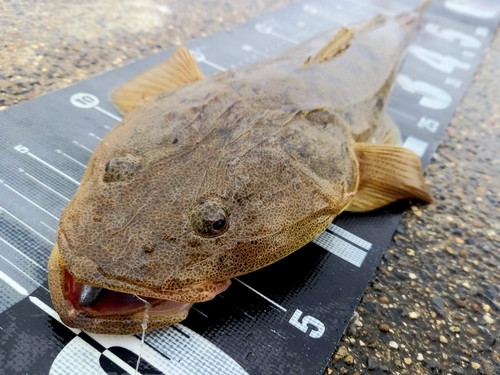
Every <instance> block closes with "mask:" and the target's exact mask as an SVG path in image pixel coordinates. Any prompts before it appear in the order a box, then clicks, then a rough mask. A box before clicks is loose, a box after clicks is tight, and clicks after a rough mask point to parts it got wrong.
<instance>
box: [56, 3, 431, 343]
mask: <svg viewBox="0 0 500 375" xmlns="http://www.w3.org/2000/svg"><path fill="white" fill-rule="evenodd" d="M420 14H421V10H416V11H410V12H407V13H402V14H399V15H397V16H395V17H391V18H390V17H382V16H379V17H376V18H374V19H373V20H371V21H369V22H367V23H364V24H360V25H356V26H355V27H354V26H353V27H344V26H343V27H341V28H337V29H335V30H333V31H330V32H327V33H324V34H322V35H320V36H318V37H315V38H313V39H311V40H309V41H306V42H304V43H303V44H301V45H298V46H297V47H295V48H293V49H292V50H290V51H287V52H285V53H283V54H281V55H279V56H277V57H275V58H272V59H268V60H265V61H262V62H257V63H255V64H253V65H250V66H248V67H244V68H241V69H238V70H235V71H226V72H221V73H218V74H215V75H213V76H210V77H204V76H203V74H202V73H201V71H200V69H199V67H198V65H197V62H196V60H195V58H194V57H193V56H192V54H191V53H190V51H189V50H188V49H187V48H185V47H179V48H178V49H177V50H176V51H175V52H174V53H173V54H172V55H171V57H169V58H168V59H167V60H166V61H164V62H163V63H161V64H160V65H158V66H155V67H153V68H151V69H150V70H147V71H145V72H143V73H140V74H139V75H138V76H137V77H135V78H133V79H132V80H131V81H129V82H127V83H125V84H124V85H122V86H120V87H119V88H117V89H116V90H115V91H114V92H113V93H112V94H111V100H112V102H113V103H114V104H115V105H116V107H117V108H118V109H119V110H120V112H122V113H123V114H124V118H123V120H122V121H121V122H120V123H119V124H117V125H116V126H115V127H114V128H113V129H112V130H111V131H110V132H109V133H108V134H107V135H106V136H105V137H104V138H103V140H102V141H101V143H100V144H99V146H98V147H97V148H96V150H95V152H94V153H93V155H92V157H91V159H90V161H89V163H88V166H87V168H86V171H85V173H84V175H83V177H82V180H81V184H80V186H79V188H78V190H77V191H76V193H75V195H74V197H73V198H72V200H71V201H70V202H69V204H68V205H67V207H66V209H65V211H64V212H63V214H62V216H61V219H60V224H59V227H58V231H57V235H56V237H57V241H56V244H55V245H54V247H53V249H52V252H51V255H50V258H49V262H48V274H49V287H50V293H51V297H52V301H53V305H54V307H55V309H56V311H57V312H58V314H59V316H60V318H61V319H62V321H63V322H64V323H65V324H67V325H68V326H70V327H74V328H79V329H82V330H85V331H88V332H93V333H104V334H135V333H140V332H142V331H143V327H142V323H143V320H144V316H145V314H146V313H147V315H148V321H147V330H153V329H158V328H161V327H166V326H169V325H172V324H175V323H177V322H180V321H182V320H183V319H185V318H186V317H187V315H188V312H189V310H190V308H191V307H192V305H193V304H194V303H198V302H204V301H208V300H210V299H212V298H214V297H215V296H216V295H218V294H220V293H222V292H223V291H225V290H226V289H227V288H228V287H229V286H230V283H231V281H230V280H231V279H232V278H234V277H237V276H239V275H243V274H246V273H249V272H252V271H255V270H258V269H260V268H263V267H266V266H267V265H269V264H272V263H274V262H276V261H278V260H280V259H282V258H283V257H286V256H287V255H289V254H291V253H293V252H294V251H296V250H298V249H300V248H301V247H303V246H304V245H306V244H307V243H309V242H310V241H312V240H313V239H314V238H315V237H317V236H318V235H319V234H320V233H321V232H323V231H324V230H325V229H326V228H327V226H328V225H329V224H330V223H331V222H332V220H333V219H335V218H336V217H337V216H338V215H339V214H340V213H342V212H343V211H352V212H366V211H371V210H375V209H378V208H381V207H384V206H386V205H387V204H390V203H392V202H395V201H397V200H400V199H415V200H420V201H422V202H425V203H430V202H432V197H431V194H430V192H429V189H428V186H427V184H426V182H425V179H424V175H423V170H422V166H421V162H420V159H419V157H418V156H417V155H416V154H415V153H413V152H412V151H410V150H407V149H405V148H402V147H401V140H400V134H399V131H398V129H397V126H396V125H395V124H394V123H393V122H392V121H391V119H390V117H389V116H388V115H387V114H386V112H385V109H386V106H387V102H388V98H389V94H390V91H391V86H392V83H393V81H394V79H395V76H396V74H397V71H398V67H399V64H400V60H401V56H402V54H403V52H404V51H405V48H406V47H407V45H408V43H409V42H410V41H411V39H412V37H413V35H414V33H415V29H416V25H417V24H418V20H419V17H420ZM145 301H147V303H145ZM146 305H149V306H146Z"/></svg>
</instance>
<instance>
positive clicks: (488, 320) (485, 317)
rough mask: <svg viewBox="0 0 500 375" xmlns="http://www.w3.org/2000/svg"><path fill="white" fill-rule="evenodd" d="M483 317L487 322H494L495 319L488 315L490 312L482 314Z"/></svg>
mask: <svg viewBox="0 0 500 375" xmlns="http://www.w3.org/2000/svg"><path fill="white" fill-rule="evenodd" d="M483 319H484V321H485V322H486V323H487V324H493V323H495V320H494V319H493V318H492V317H491V316H490V314H484V315H483Z"/></svg>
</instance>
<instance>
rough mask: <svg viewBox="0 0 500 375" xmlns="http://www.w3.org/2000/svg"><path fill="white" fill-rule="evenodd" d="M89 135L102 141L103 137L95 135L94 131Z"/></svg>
mask: <svg viewBox="0 0 500 375" xmlns="http://www.w3.org/2000/svg"><path fill="white" fill-rule="evenodd" d="M89 135H90V136H91V137H92V138H95V139H97V140H98V141H102V138H101V137H98V136H97V135H95V134H94V133H89Z"/></svg>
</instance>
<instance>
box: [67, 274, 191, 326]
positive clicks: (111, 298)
mask: <svg viewBox="0 0 500 375" xmlns="http://www.w3.org/2000/svg"><path fill="white" fill-rule="evenodd" d="M64 276H65V288H64V296H65V299H66V300H67V301H68V302H69V303H71V305H72V306H73V308H74V309H76V310H81V311H84V312H85V313H86V314H87V315H88V316H93V317H100V316H120V315H134V314H136V313H139V312H144V311H145V310H146V308H147V309H148V315H150V316H151V315H158V314H164V315H172V314H176V313H180V312H182V311H187V310H189V308H191V306H192V305H193V304H194V302H192V303H189V302H188V303H183V302H177V301H171V300H165V299H160V298H152V297H146V296H139V295H137V294H130V293H124V292H118V291H114V290H110V289H106V288H102V287H94V286H90V285H88V284H82V283H79V282H78V281H76V280H75V279H74V278H73V276H72V275H71V274H70V273H69V271H68V270H65V274H64ZM148 304H149V306H148Z"/></svg>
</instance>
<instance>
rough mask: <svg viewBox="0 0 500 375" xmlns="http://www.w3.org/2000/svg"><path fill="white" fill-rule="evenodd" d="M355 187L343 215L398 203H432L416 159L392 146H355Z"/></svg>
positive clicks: (408, 151) (357, 144)
mask: <svg viewBox="0 0 500 375" xmlns="http://www.w3.org/2000/svg"><path fill="white" fill-rule="evenodd" d="M355 152H356V156H357V158H358V162H359V186H358V190H357V192H356V195H355V196H354V199H353V200H352V201H351V203H350V205H349V206H348V207H347V209H346V211H351V212H365V211H370V210H375V209H377V208H380V207H383V206H385V205H387V204H389V203H392V202H395V201H397V200H398V199H419V200H421V201H424V202H426V203H431V202H432V197H431V195H430V193H429V189H428V188H427V185H426V184H425V179H424V174H423V172H422V165H421V164H420V159H419V157H418V156H417V155H416V154H415V153H414V152H413V151H410V150H407V149H405V148H402V147H398V146H393V145H379V144H367V143H356V145H355Z"/></svg>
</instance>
